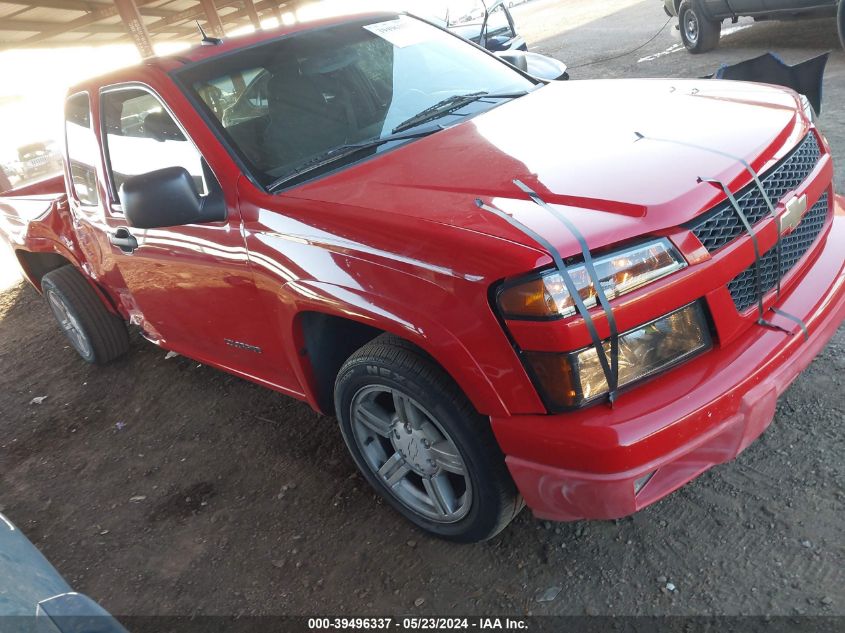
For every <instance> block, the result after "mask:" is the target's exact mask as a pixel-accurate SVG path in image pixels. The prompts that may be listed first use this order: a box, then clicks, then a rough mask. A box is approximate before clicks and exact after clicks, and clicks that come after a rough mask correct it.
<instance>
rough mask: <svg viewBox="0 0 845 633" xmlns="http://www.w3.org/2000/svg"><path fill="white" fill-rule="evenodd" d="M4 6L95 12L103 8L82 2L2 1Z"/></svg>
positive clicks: (77, 0) (71, 0) (59, 0)
mask: <svg viewBox="0 0 845 633" xmlns="http://www.w3.org/2000/svg"><path fill="white" fill-rule="evenodd" d="M3 2H4V4H17V5H21V6H25V7H32V8H33V9H35V8H38V7H45V8H47V9H65V10H67V11H84V12H85V13H88V12H90V11H96V10H97V9H101V8H102V7H103V5H102V4H100V3H98V2H85V1H84V0H3Z"/></svg>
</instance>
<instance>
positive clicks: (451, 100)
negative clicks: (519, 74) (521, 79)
mask: <svg viewBox="0 0 845 633" xmlns="http://www.w3.org/2000/svg"><path fill="white" fill-rule="evenodd" d="M527 94H528V92H527V91H525V90H523V91H520V92H500V93H492V92H470V93H469V94H463V95H454V96H451V97H447V98H446V99H443V101H438V102H437V103H435V104H434V105H433V106H431V107H430V108H426V109H425V110H423V111H422V112H418V113H417V114H415V115H414V116H412V117H411V118H410V119H408V120H407V121H403V122H402V123H400V124H399V125H397V126H396V127H395V128H393V133H394V134H397V133H399V132H404V131H405V130H409V129H411V128H412V127H415V126H417V125H419V124H421V123H426V122H427V121H432V120H434V119H438V118H440V117H442V116H446V115H447V114H451V113H452V112H454V111H455V110H460V109H461V108H463V107H464V106H466V105H469V104H470V103H473V102H475V101H480V100H481V99H517V98H518V97H524V96H525V95H527Z"/></svg>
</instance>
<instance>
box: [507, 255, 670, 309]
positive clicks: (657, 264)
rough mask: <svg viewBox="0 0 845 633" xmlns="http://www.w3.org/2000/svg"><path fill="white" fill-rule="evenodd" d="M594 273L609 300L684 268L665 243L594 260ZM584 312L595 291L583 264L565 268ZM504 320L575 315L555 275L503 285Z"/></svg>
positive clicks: (573, 306) (544, 275)
mask: <svg viewBox="0 0 845 633" xmlns="http://www.w3.org/2000/svg"><path fill="white" fill-rule="evenodd" d="M593 263H594V264H595V269H596V273H597V275H598V278H599V282H600V283H601V286H602V288H603V289H604V292H605V294H606V295H607V298H608V299H613V298H614V297H618V296H620V295H624V294H625V293H627V292H631V291H632V290H636V289H637V288H640V287H642V286H644V285H646V284H648V283H651V282H652V281H655V280H657V279H660V278H661V277H665V276H666V275H670V274H672V273H673V272H675V271H677V270H680V269H682V268H684V267H686V262H685V261H684V260H683V258H682V257H681V255H680V254H679V253H678V251H677V250H675V248H674V247H673V246H672V245H671V244H670V243H669V240H667V239H660V240H657V241H654V242H648V243H647V244H641V245H639V246H636V247H634V248H630V249H627V250H624V251H620V252H618V253H613V254H612V255H607V256H605V257H599V258H597V259H595V260H594V262H593ZM567 270H568V271H569V275H570V277H572V281H573V282H574V283H575V287H576V288H577V289H578V292H579V294H580V295H581V298H582V299H583V300H584V304H585V305H586V306H587V308H591V307H593V306H595V305H596V289H595V286H594V285H593V283H592V281H591V280H590V277H589V275H588V274H587V269H586V268H585V266H584V264H578V265H575V266H571V267H569V268H567ZM498 303H499V310H500V311H501V313H502V316H504V317H505V318H516V319H520V318H522V319H525V318H529V319H531V318H533V319H550V318H551V319H553V318H560V317H568V316H572V315H573V314H575V301H573V299H572V297H571V296H570V295H569V292H567V290H566V286H565V285H564V283H563V278H562V277H561V276H560V273H559V272H557V271H551V272H548V273H544V274H543V275H541V276H539V277H536V278H534V279H531V280H529V281H521V282H517V283H515V284H511V285H505V286H504V287H503V289H502V290H501V291H500V292H499V296H498Z"/></svg>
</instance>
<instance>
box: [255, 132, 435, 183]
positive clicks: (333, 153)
mask: <svg viewBox="0 0 845 633" xmlns="http://www.w3.org/2000/svg"><path fill="white" fill-rule="evenodd" d="M442 129H443V126H442V125H432V126H429V127H426V128H422V129H419V130H416V131H414V132H405V133H396V132H394V133H393V134H389V135H387V136H382V137H379V138H372V139H369V140H367V141H361V142H360V143H349V144H347V145H340V146H338V147H333V148H332V149H330V150H328V151H326V152H323V153H322V154H319V155H318V156H315V157H314V158H312V159H311V160H309V161H308V162H306V163H304V164H303V165H301V166H299V167H298V168H297V169H295V170H294V171H292V172H290V173H288V174H285V175H284V176H282V177H281V178H278V179H277V180H274V181H273V182H271V183H270V184H269V185H268V186H267V190H268V191H270V192H271V193H272V192H273V191H275V190H276V189H279V188H280V187H282V186H284V185H286V184H288V183H289V182H291V181H293V180H296V179H297V178H299V177H300V176H302V175H304V174H307V173H309V172H312V171H315V170H317V169H321V168H322V167H325V166H327V165H331V164H332V163H336V162H338V161H340V160H343V159H344V158H348V157H349V156H352V155H353V154H357V153H358V152H361V151H363V150H367V149H372V148H374V147H378V146H380V145H384V144H385V143H392V142H394V141H404V140H408V139H412V138H421V137H423V136H428V135H429V134H434V133H435V132H439V131H440V130H442Z"/></svg>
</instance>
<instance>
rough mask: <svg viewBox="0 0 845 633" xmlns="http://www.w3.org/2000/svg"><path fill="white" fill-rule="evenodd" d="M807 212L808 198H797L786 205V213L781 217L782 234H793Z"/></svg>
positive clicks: (804, 196)
mask: <svg viewBox="0 0 845 633" xmlns="http://www.w3.org/2000/svg"><path fill="white" fill-rule="evenodd" d="M806 212H807V196H806V195H803V196H801V197H800V198H799V197H798V196H795V197H794V198H792V200H790V201H789V202H787V203H786V211H784V212H783V213H782V214H781V216H780V232H781V233H791V232H792V231H794V230H795V227H796V226H798V225H799V224H800V223H801V218H803V217H804V213H806Z"/></svg>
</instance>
